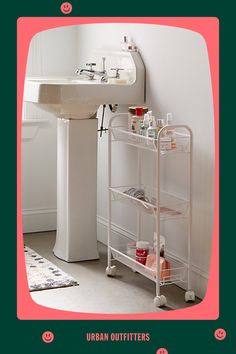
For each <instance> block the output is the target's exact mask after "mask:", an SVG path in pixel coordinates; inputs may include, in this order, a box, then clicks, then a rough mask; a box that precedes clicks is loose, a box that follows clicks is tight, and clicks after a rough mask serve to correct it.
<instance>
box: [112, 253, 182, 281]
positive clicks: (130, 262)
mask: <svg viewBox="0 0 236 354" xmlns="http://www.w3.org/2000/svg"><path fill="white" fill-rule="evenodd" d="M110 249H111V252H112V256H113V260H116V261H119V262H120V263H122V264H124V265H126V266H127V267H129V268H131V269H132V270H134V271H136V272H138V273H140V274H142V275H143V276H145V277H146V278H148V279H150V280H152V281H154V282H156V280H157V276H156V271H154V270H152V269H151V268H149V267H147V266H145V265H143V264H141V263H139V262H137V261H136V260H135V258H132V257H131V256H130V255H127V254H125V253H124V252H121V251H119V250H118V249H116V248H113V247H110ZM165 258H166V259H167V260H168V261H169V262H170V269H167V270H168V271H169V274H170V275H169V276H166V277H163V278H162V279H160V285H161V286H163V285H169V284H176V283H179V282H185V278H186V271H187V265H186V264H185V263H182V262H180V261H178V260H176V259H174V258H173V257H170V256H166V257H165Z"/></svg>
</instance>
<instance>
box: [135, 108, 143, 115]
mask: <svg viewBox="0 0 236 354" xmlns="http://www.w3.org/2000/svg"><path fill="white" fill-rule="evenodd" d="M135 113H136V116H139V117H140V116H142V115H143V107H136V110H135Z"/></svg>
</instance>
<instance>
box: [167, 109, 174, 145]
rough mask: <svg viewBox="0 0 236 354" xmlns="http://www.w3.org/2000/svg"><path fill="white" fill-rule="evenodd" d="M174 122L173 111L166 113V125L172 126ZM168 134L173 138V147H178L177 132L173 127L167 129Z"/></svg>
mask: <svg viewBox="0 0 236 354" xmlns="http://www.w3.org/2000/svg"><path fill="white" fill-rule="evenodd" d="M172 124H173V115H172V113H167V115H166V125H169V126H171V125H172ZM166 135H167V136H168V137H170V139H171V149H176V134H175V130H174V129H173V128H168V129H167V130H166Z"/></svg>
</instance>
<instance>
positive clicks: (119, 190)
mask: <svg viewBox="0 0 236 354" xmlns="http://www.w3.org/2000/svg"><path fill="white" fill-rule="evenodd" d="M132 190H133V191H134V190H137V191H138V190H141V191H142V192H141V194H142V196H141V197H140V198H136V197H134V196H133V194H135V193H133V194H132ZM110 191H111V197H112V201H118V202H122V203H126V204H129V205H133V206H135V207H136V208H139V209H140V210H141V211H142V212H144V213H147V214H150V215H152V216H154V217H156V213H157V206H156V205H157V203H156V197H155V196H156V190H155V189H154V188H151V187H148V186H141V187H138V186H117V187H111V188H110ZM143 196H144V197H143ZM188 216H189V201H188V200H186V199H182V198H179V197H177V196H175V195H173V194H170V193H166V192H164V191H161V192H160V219H161V220H167V219H179V218H186V217H188Z"/></svg>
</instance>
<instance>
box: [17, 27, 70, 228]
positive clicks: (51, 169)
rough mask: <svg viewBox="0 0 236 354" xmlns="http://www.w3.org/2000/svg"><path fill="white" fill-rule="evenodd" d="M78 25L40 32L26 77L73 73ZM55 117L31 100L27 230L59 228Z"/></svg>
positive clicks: (25, 130)
mask: <svg viewBox="0 0 236 354" xmlns="http://www.w3.org/2000/svg"><path fill="white" fill-rule="evenodd" d="M76 56H77V28H76V27H64V28H57V29H53V30H49V31H46V32H40V33H39V34H37V35H36V36H35V37H34V38H33V39H32V41H31V45H30V49H29V54H28V63H27V73H26V75H27V76H50V75H51V76H55V75H56V76H71V75H73V74H74V71H75V68H76V65H77V57H76ZM56 125H57V122H56V119H55V118H54V117H53V116H52V115H50V114H49V113H45V112H43V111H41V110H39V109H38V108H37V107H36V106H33V105H31V104H29V103H27V104H25V105H24V112H23V124H22V209H23V229H24V232H37V231H43V230H55V229H56V187H57V185H56Z"/></svg>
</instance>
